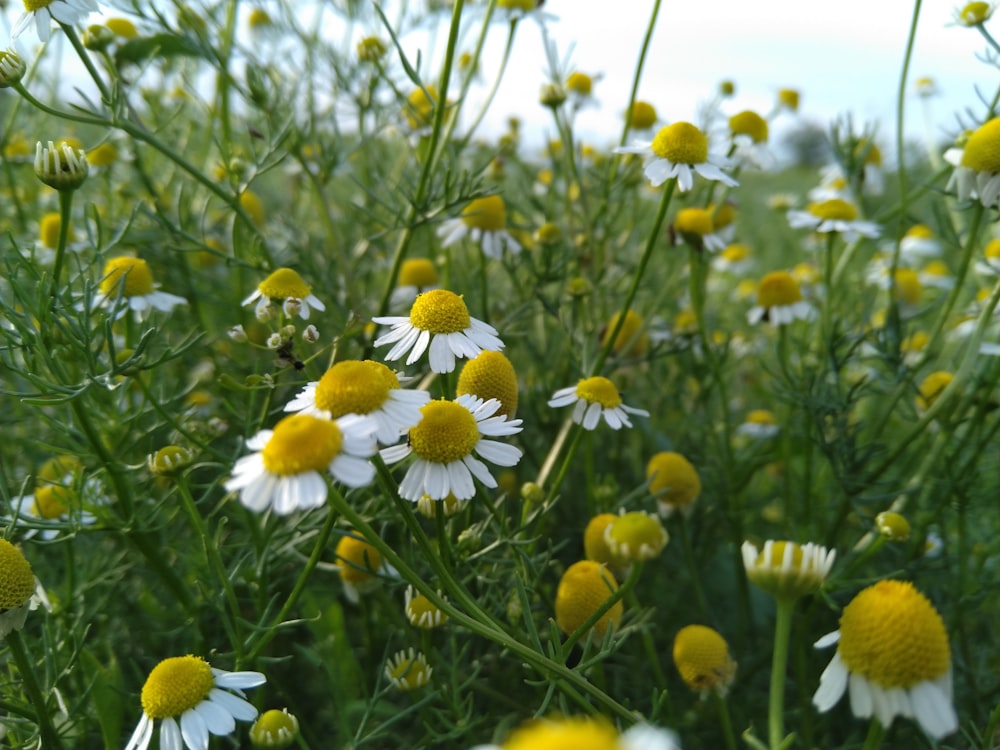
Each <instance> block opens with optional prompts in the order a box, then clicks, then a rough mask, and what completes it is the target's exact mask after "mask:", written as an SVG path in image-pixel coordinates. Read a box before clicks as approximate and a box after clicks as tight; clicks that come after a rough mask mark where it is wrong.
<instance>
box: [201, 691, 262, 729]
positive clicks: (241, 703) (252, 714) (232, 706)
mask: <svg viewBox="0 0 1000 750" xmlns="http://www.w3.org/2000/svg"><path fill="white" fill-rule="evenodd" d="M208 697H209V699H210V700H212V701H215V702H216V703H218V704H219V705H220V706H222V707H223V708H224V709H225V710H226V711H228V712H229V713H231V714H232V715H233V718H234V719H237V720H238V721H253V720H254V719H256V718H257V709H256V708H254V707H253V705H252V704H250V703H247V702H246V701H245V700H243V699H242V698H240V697H238V696H235V695H233V694H232V693H227V692H226V691H225V690H219V688H212V689H211V690H210V691H209V693H208Z"/></svg>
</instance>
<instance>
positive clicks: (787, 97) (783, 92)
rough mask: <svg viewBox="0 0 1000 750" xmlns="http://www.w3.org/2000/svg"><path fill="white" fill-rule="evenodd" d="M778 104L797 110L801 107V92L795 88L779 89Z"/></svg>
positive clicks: (793, 110)
mask: <svg viewBox="0 0 1000 750" xmlns="http://www.w3.org/2000/svg"><path fill="white" fill-rule="evenodd" d="M778 104H780V105H781V106H782V107H786V108H787V109H790V110H791V111H792V112H797V111H798V109H799V92H798V91H796V90H795V89H778Z"/></svg>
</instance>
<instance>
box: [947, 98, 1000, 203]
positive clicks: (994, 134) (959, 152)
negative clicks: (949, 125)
mask: <svg viewBox="0 0 1000 750" xmlns="http://www.w3.org/2000/svg"><path fill="white" fill-rule="evenodd" d="M944 158H945V160H946V161H948V162H949V163H951V164H953V165H954V166H955V171H954V172H953V173H952V175H951V179H950V180H949V181H948V186H947V189H948V190H951V189H952V188H954V189H955V192H956V194H957V195H958V199H959V200H960V201H965V200H968V199H969V198H976V199H978V200H979V202H980V203H982V204H983V205H984V206H986V207H987V208H990V207H1000V117H994V118H993V119H992V120H989V121H988V122H986V123H984V124H983V125H981V126H980V127H979V128H978V129H977V130H975V131H974V132H973V133H972V134H971V135H970V136H969V137H968V140H966V141H965V146H964V147H963V148H961V149H958V148H952V149H948V150H947V151H946V152H945V154H944Z"/></svg>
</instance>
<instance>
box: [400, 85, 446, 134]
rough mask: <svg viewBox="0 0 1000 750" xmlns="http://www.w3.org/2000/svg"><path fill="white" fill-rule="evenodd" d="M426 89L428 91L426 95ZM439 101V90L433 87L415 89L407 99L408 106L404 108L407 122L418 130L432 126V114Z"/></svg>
mask: <svg viewBox="0 0 1000 750" xmlns="http://www.w3.org/2000/svg"><path fill="white" fill-rule="evenodd" d="M424 89H426V93H425V91H424ZM437 100H438V92H437V89H436V88H434V87H433V86H431V85H427V86H425V87H424V88H419V89H414V90H413V91H412V92H411V93H410V95H409V96H408V97H406V106H405V107H404V108H403V114H404V115H405V116H406V121H407V123H409V125H410V127H411V128H413V129H414V130H416V129H417V128H422V127H425V126H427V125H429V124H430V118H431V113H432V112H433V111H434V105H435V103H436V102H437Z"/></svg>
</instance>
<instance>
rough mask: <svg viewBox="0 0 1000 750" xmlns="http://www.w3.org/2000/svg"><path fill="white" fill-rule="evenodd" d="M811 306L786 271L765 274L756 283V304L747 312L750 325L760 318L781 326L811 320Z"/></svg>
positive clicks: (812, 312) (812, 314) (757, 321)
mask: <svg viewBox="0 0 1000 750" xmlns="http://www.w3.org/2000/svg"><path fill="white" fill-rule="evenodd" d="M814 314H815V311H814V310H813V308H812V306H811V305H810V304H809V303H808V302H806V301H805V300H803V299H802V290H801V289H800V288H799V283H798V282H797V281H796V280H795V278H794V277H793V276H792V275H791V274H790V273H788V272H787V271H774V272H772V273H769V274H767V275H766V276H765V277H764V278H763V279H761V280H760V284H758V285H757V304H756V305H754V306H753V307H751V308H750V311H749V312H748V313H747V321H749V323H750V324H751V325H754V324H756V323H759V322H760V321H762V320H766V321H768V322H769V323H770V324H771V325H773V326H783V325H787V324H789V323H791V322H792V321H794V320H811V319H812V318H813V316H814Z"/></svg>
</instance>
